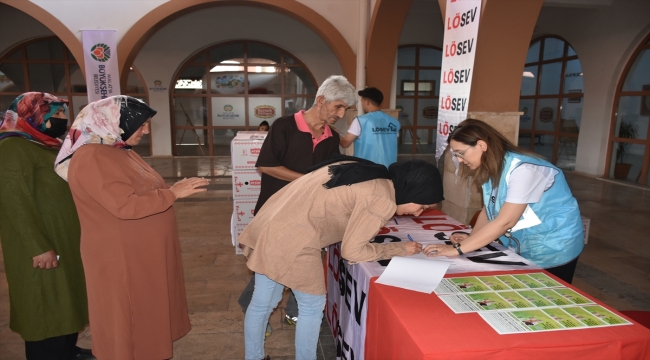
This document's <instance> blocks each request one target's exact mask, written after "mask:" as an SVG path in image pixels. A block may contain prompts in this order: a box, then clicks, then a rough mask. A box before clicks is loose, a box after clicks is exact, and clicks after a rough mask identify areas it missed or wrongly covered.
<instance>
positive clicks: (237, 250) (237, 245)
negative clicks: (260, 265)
mask: <svg viewBox="0 0 650 360" xmlns="http://www.w3.org/2000/svg"><path fill="white" fill-rule="evenodd" d="M245 228H246V226H235V228H234V231H233V232H232V237H233V244H234V246H235V254H237V255H243V254H244V245H242V244H240V243H239V241H237V238H239V235H241V233H242V232H243V231H244V229H245Z"/></svg>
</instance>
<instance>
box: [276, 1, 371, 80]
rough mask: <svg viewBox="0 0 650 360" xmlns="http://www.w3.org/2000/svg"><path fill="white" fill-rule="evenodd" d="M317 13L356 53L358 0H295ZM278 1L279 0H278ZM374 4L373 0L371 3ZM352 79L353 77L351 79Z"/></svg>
mask: <svg viewBox="0 0 650 360" xmlns="http://www.w3.org/2000/svg"><path fill="white" fill-rule="evenodd" d="M296 1H298V2H300V3H302V4H303V5H306V6H308V7H310V8H311V9H313V10H314V11H316V12H317V13H319V14H320V15H321V16H322V17H324V18H325V19H326V20H327V21H329V23H330V24H332V25H333V26H334V27H335V28H336V29H337V30H338V31H339V32H340V33H341V35H342V36H343V38H344V39H345V41H347V43H348V44H349V45H350V47H351V48H352V51H353V52H354V53H355V54H356V52H357V43H358V41H359V27H358V26H359V2H358V0H326V1H324V0H296ZM278 2H279V1H278ZM372 5H373V6H374V2H373V3H372ZM352 80H354V79H352Z"/></svg>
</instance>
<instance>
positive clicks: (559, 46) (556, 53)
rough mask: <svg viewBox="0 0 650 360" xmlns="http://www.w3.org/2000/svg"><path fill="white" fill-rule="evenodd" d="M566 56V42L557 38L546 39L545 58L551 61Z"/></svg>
mask: <svg viewBox="0 0 650 360" xmlns="http://www.w3.org/2000/svg"><path fill="white" fill-rule="evenodd" d="M563 54H564V41H563V40H560V39H556V38H546V39H544V58H543V60H551V59H557V58H561V57H562V55H563Z"/></svg>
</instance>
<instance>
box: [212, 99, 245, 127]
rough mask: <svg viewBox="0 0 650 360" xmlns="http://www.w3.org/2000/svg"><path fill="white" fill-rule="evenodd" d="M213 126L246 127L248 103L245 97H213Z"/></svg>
mask: <svg viewBox="0 0 650 360" xmlns="http://www.w3.org/2000/svg"><path fill="white" fill-rule="evenodd" d="M212 125H214V126H246V101H245V99H244V98H243V97H213V98H212Z"/></svg>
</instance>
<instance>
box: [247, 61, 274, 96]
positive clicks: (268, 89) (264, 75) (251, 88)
mask: <svg viewBox="0 0 650 360" xmlns="http://www.w3.org/2000/svg"><path fill="white" fill-rule="evenodd" d="M279 72H280V68H276V67H275V66H249V67H248V93H249V94H280V93H282V91H281V90H280V89H281V84H280V81H281V80H280V73H279Z"/></svg>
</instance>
